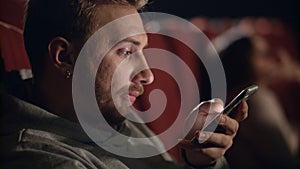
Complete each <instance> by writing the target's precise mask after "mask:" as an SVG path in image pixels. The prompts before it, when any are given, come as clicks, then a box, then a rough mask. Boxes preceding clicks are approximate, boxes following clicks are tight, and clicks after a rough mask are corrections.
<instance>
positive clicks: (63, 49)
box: [48, 37, 76, 77]
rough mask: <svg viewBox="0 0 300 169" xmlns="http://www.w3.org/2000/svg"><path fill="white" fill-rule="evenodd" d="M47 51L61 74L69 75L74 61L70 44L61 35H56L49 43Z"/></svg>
mask: <svg viewBox="0 0 300 169" xmlns="http://www.w3.org/2000/svg"><path fill="white" fill-rule="evenodd" d="M48 52H49V57H50V59H51V60H52V63H53V64H54V66H55V67H56V68H57V69H58V70H59V71H60V72H61V73H62V75H64V76H66V77H67V76H70V75H71V74H72V72H73V68H74V66H75V61H76V58H75V57H76V56H75V55H74V51H73V47H72V44H71V43H70V42H69V41H68V40H66V39H65V38H63V37H56V38H54V39H52V40H51V42H50V43H49V45H48Z"/></svg>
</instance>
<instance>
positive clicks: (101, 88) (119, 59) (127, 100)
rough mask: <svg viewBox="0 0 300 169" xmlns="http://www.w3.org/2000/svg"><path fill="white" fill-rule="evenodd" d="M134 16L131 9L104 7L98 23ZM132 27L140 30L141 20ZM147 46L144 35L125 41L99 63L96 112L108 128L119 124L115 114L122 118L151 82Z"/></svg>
mask: <svg viewBox="0 0 300 169" xmlns="http://www.w3.org/2000/svg"><path fill="white" fill-rule="evenodd" d="M103 13H104V14H103ZM136 13H137V11H136V9H135V8H134V7H125V6H120V5H105V8H103V9H101V14H99V17H101V18H99V20H100V21H101V22H102V23H103V21H104V22H105V23H109V22H110V21H113V20H115V19H117V18H120V17H122V16H126V15H130V14H136ZM102 26H103V25H102ZM134 26H135V27H139V28H143V24H142V21H141V19H140V18H136V22H135V23H134ZM118 29H119V32H122V31H124V29H125V30H126V29H128V28H126V27H122V26H120V27H118V28H117V30H118ZM128 31H129V30H128ZM117 33H118V32H114V34H117ZM146 45H147V35H146V34H138V35H135V36H131V37H128V38H126V39H123V40H122V41H120V42H119V43H117V44H116V45H114V47H113V48H112V49H111V50H109V52H108V53H107V54H106V55H105V56H104V58H103V60H102V62H101V63H100V66H99V69H98V71H97V76H96V82H95V86H96V89H95V93H96V97H97V102H98V105H99V108H100V110H101V112H102V114H103V116H104V117H105V118H106V120H107V121H108V122H109V123H110V124H119V123H121V122H122V121H123V120H124V117H123V116H122V115H121V114H120V113H119V111H118V110H121V111H122V114H123V113H124V112H123V111H124V110H125V111H126V110H127V108H128V107H129V106H130V105H132V104H133V102H135V100H136V98H137V97H138V96H140V95H141V94H143V91H144V88H143V86H144V85H147V84H150V83H152V81H153V74H152V72H151V71H150V69H149V68H148V65H147V62H146V60H145V57H144V55H143V51H142V50H143V48H144V47H145V46H146ZM123 115H124V114H123Z"/></svg>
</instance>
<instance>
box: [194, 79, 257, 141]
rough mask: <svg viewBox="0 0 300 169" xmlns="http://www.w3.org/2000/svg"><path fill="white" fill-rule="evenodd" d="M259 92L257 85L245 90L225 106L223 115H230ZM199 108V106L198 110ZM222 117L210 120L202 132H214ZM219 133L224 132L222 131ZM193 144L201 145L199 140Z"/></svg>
mask: <svg viewBox="0 0 300 169" xmlns="http://www.w3.org/2000/svg"><path fill="white" fill-rule="evenodd" d="M257 90H258V86H257V85H252V86H249V87H247V88H245V89H244V90H242V91H241V92H240V93H239V94H238V95H237V96H236V97H235V98H234V99H232V100H231V101H230V102H229V104H228V105H226V106H225V108H224V109H223V111H222V112H221V114H225V115H229V114H230V113H231V111H232V110H233V109H234V108H236V107H237V106H238V105H239V104H240V103H241V102H242V101H246V100H248V98H249V97H250V96H252V95H253V94H254V93H255V92H256V91H257ZM197 107H199V106H198V105H197V106H196V108H197ZM218 117H220V116H215V117H214V118H213V119H212V120H210V121H209V122H208V123H205V125H204V126H203V129H202V131H214V130H215V129H216V126H218V122H219V118H218ZM217 132H223V131H222V129H221V130H219V131H217ZM191 142H192V143H197V144H199V141H198V139H196V138H193V139H192V140H191Z"/></svg>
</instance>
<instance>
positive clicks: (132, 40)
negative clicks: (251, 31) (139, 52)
mask: <svg viewBox="0 0 300 169" xmlns="http://www.w3.org/2000/svg"><path fill="white" fill-rule="evenodd" d="M121 42H129V43H132V44H134V45H135V46H141V42H139V41H137V40H135V39H133V38H130V37H129V38H126V39H124V40H122V41H121ZM146 46H148V42H147V43H146V44H145V46H144V47H146Z"/></svg>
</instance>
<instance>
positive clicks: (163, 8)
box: [147, 0, 300, 51]
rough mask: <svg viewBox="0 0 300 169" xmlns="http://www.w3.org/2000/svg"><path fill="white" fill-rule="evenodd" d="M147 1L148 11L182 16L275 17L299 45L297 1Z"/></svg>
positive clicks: (187, 17)
mask: <svg viewBox="0 0 300 169" xmlns="http://www.w3.org/2000/svg"><path fill="white" fill-rule="evenodd" d="M149 2H150V5H149V7H148V8H147V9H148V10H149V11H155V12H165V13H169V14H173V15H177V16H180V17H183V18H186V19H189V18H192V17H194V16H208V17H212V18H224V17H230V18H242V17H244V16H254V17H260V16H264V17H268V18H277V19H280V20H282V21H283V22H284V23H286V24H287V25H288V26H289V27H290V28H291V29H292V31H293V34H295V38H296V40H297V43H298V45H297V46H299V11H300V10H299V0H150V1H149ZM298 51H299V50H298Z"/></svg>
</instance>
